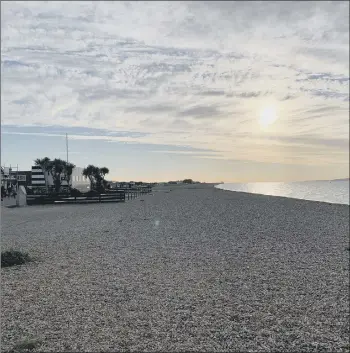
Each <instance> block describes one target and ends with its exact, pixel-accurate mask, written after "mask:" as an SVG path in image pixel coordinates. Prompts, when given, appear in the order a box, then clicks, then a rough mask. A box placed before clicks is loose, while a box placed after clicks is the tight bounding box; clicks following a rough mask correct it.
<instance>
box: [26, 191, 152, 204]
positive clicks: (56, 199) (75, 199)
mask: <svg viewBox="0 0 350 353" xmlns="http://www.w3.org/2000/svg"><path fill="white" fill-rule="evenodd" d="M151 191H152V188H150V187H138V188H133V189H115V190H107V191H106V192H105V193H92V192H89V193H85V194H84V193H81V194H78V195H75V196H72V195H70V194H63V193H62V194H56V195H50V194H41V195H27V205H43V204H55V203H60V204H68V203H79V204H81V203H96V202H98V203H103V202H125V200H132V199H135V198H137V197H139V196H141V195H144V194H148V193H150V192H151Z"/></svg>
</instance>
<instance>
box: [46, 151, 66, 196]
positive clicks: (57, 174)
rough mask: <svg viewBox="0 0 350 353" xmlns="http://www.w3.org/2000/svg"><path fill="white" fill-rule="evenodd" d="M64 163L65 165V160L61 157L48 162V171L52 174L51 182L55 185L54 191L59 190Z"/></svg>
mask: <svg viewBox="0 0 350 353" xmlns="http://www.w3.org/2000/svg"><path fill="white" fill-rule="evenodd" d="M66 165H67V162H66V161H64V160H62V159H59V158H55V159H54V160H53V161H51V163H50V172H51V175H52V179H53V182H54V185H55V191H56V192H59V191H60V188H61V175H62V174H63V173H64V171H65V167H66Z"/></svg>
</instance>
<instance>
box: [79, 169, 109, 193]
mask: <svg viewBox="0 0 350 353" xmlns="http://www.w3.org/2000/svg"><path fill="white" fill-rule="evenodd" d="M108 173H109V169H108V168H107V167H102V168H99V167H96V166H94V165H92V164H89V165H88V166H87V167H86V168H84V170H83V176H85V177H87V178H89V180H90V190H92V189H96V190H98V191H103V190H104V188H105V187H106V184H107V182H106V181H105V179H104V178H105V175H106V174H108Z"/></svg>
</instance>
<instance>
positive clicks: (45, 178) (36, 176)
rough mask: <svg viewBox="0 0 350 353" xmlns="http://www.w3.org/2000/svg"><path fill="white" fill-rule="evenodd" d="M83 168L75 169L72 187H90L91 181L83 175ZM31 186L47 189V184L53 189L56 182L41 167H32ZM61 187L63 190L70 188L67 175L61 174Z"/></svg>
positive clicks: (71, 182) (71, 180)
mask: <svg viewBox="0 0 350 353" xmlns="http://www.w3.org/2000/svg"><path fill="white" fill-rule="evenodd" d="M82 172H83V168H80V167H76V168H74V169H73V172H72V175H71V178H70V186H72V187H76V186H77V185H89V184H90V182H89V180H88V179H87V178H86V177H84V176H83V175H82ZM31 179H32V182H31V186H32V187H35V188H41V187H46V183H47V186H48V187H53V186H54V182H53V178H52V175H50V174H48V173H47V172H45V171H43V170H42V169H41V167H40V166H36V165H35V166H32V171H31ZM61 185H62V187H63V188H67V187H68V181H67V180H66V175H65V174H63V173H62V174H61Z"/></svg>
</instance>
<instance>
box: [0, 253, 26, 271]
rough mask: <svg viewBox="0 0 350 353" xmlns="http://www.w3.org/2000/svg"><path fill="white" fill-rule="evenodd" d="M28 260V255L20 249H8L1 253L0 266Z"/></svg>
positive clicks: (8, 265) (13, 264) (19, 263)
mask: <svg viewBox="0 0 350 353" xmlns="http://www.w3.org/2000/svg"><path fill="white" fill-rule="evenodd" d="M29 261H31V258H30V257H29V255H28V254H27V253H22V252H21V251H15V250H9V251H4V252H2V253H1V267H10V266H15V265H23V264H24V263H26V262H29Z"/></svg>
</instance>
